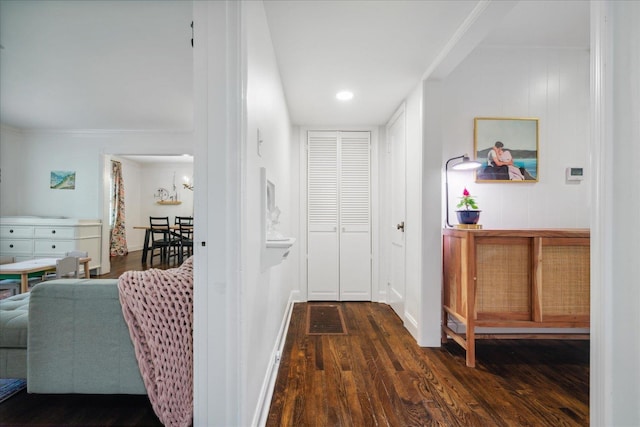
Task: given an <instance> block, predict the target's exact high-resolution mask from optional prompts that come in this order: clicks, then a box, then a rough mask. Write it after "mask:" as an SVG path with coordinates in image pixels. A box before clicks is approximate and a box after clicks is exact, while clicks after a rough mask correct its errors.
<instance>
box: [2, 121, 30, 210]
mask: <svg viewBox="0 0 640 427" xmlns="http://www.w3.org/2000/svg"><path fill="white" fill-rule="evenodd" d="M23 140H24V136H23V134H22V132H20V131H19V130H16V129H12V128H9V127H5V126H0V215H3V216H10V215H19V214H20V213H21V212H22V202H23V199H24V193H23V192H22V188H23V183H22V172H23V170H22V169H21V167H20V165H22V164H23V163H22V162H23V160H22V159H23V158H24V155H23V154H22V148H23Z"/></svg>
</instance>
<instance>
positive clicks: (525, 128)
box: [473, 117, 538, 182]
mask: <svg viewBox="0 0 640 427" xmlns="http://www.w3.org/2000/svg"><path fill="white" fill-rule="evenodd" d="M473 133H474V152H475V156H476V160H477V161H479V162H480V163H482V166H481V167H480V169H478V170H477V171H476V182H537V181H538V119H537V118H496V117H476V118H475V119H474V132H473Z"/></svg>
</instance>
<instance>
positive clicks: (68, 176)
mask: <svg viewBox="0 0 640 427" xmlns="http://www.w3.org/2000/svg"><path fill="white" fill-rule="evenodd" d="M50 188H52V189H54V190H75V189H76V173H75V171H73V172H72V171H51V180H50Z"/></svg>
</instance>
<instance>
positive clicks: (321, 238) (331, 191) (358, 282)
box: [307, 132, 371, 301]
mask: <svg viewBox="0 0 640 427" xmlns="http://www.w3.org/2000/svg"><path fill="white" fill-rule="evenodd" d="M369 147H370V134H369V132H309V137H308V207H307V210H308V230H309V232H308V264H307V265H308V299H309V300H341V301H346V300H348V301H361V300H365V301H366V300H369V301H370V300H371V221H370V217H371V214H370V212H371V202H370V169H371V168H370V153H369Z"/></svg>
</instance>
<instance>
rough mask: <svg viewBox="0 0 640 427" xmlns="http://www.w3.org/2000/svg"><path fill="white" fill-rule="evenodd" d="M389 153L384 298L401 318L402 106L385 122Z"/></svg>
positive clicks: (403, 126) (403, 173) (404, 141)
mask: <svg viewBox="0 0 640 427" xmlns="http://www.w3.org/2000/svg"><path fill="white" fill-rule="evenodd" d="M387 137H388V138H389V144H390V154H391V183H390V184H391V191H390V194H391V212H390V215H389V219H390V224H389V225H388V226H389V227H390V229H389V232H390V237H391V238H390V243H391V248H390V253H391V256H390V260H391V265H390V268H389V283H388V287H387V298H388V302H389V305H391V307H392V308H393V310H394V311H395V312H396V314H397V315H398V316H400V318H401V319H402V320H404V301H405V229H404V227H405V223H404V221H405V212H406V174H405V171H406V157H405V152H406V147H405V146H406V140H405V112H404V107H403V108H401V109H400V110H399V111H398V112H397V113H396V114H395V116H394V117H393V118H392V120H391V121H390V122H389V124H388V125H387Z"/></svg>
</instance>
